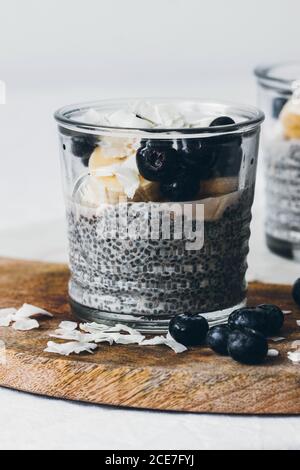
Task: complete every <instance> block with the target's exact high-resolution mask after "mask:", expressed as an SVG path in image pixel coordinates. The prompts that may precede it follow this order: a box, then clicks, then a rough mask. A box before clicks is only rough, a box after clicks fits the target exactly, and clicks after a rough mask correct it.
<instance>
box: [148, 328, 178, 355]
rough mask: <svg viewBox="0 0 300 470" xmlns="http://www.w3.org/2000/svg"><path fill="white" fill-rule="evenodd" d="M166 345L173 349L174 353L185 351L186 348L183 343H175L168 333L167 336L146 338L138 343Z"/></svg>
mask: <svg viewBox="0 0 300 470" xmlns="http://www.w3.org/2000/svg"><path fill="white" fill-rule="evenodd" d="M160 345H162V346H168V347H169V348H171V349H173V351H174V352H175V353H176V354H181V353H183V352H185V351H187V348H186V347H185V346H183V344H180V343H177V341H175V340H174V339H173V338H172V336H171V335H170V333H168V335H167V336H155V337H154V338H152V339H146V340H144V341H142V342H141V343H140V346H160Z"/></svg>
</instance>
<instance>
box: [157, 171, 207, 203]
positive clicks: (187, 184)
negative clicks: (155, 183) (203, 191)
mask: <svg viewBox="0 0 300 470" xmlns="http://www.w3.org/2000/svg"><path fill="white" fill-rule="evenodd" d="M199 189H200V183H199V179H198V177H197V175H196V176H193V175H191V174H189V173H184V172H182V173H181V174H179V175H178V177H177V179H176V180H174V181H172V182H167V183H162V185H161V187H160V192H161V195H162V197H163V198H166V199H168V200H169V201H173V202H183V201H192V200H193V199H195V198H196V196H197V194H198V193H199Z"/></svg>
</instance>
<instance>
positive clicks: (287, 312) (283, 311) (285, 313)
mask: <svg viewBox="0 0 300 470" xmlns="http://www.w3.org/2000/svg"><path fill="white" fill-rule="evenodd" d="M282 313H283V315H291V314H292V313H293V312H292V311H291V310H282Z"/></svg>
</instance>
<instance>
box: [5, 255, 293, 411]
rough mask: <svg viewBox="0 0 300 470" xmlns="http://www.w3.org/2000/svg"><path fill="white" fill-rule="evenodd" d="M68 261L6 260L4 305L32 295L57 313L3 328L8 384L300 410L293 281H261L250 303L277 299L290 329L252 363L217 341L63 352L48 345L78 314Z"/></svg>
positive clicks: (185, 406)
mask: <svg viewBox="0 0 300 470" xmlns="http://www.w3.org/2000/svg"><path fill="white" fill-rule="evenodd" d="M68 276H69V273H68V269H67V267H66V266H65V265H59V264H46V263H38V262H24V261H16V260H3V259H2V260H0V308H4V307H19V306H21V305H22V304H23V303H25V302H26V303H31V304H34V305H38V306H39V307H43V308H45V309H47V310H49V311H50V312H52V313H54V314H55V317H54V319H53V320H49V319H45V320H44V319H43V320H41V328H40V329H39V330H33V331H30V332H25V333H24V332H16V331H14V330H13V329H12V328H0V339H1V340H2V341H4V342H5V346H6V365H0V386H3V387H9V388H13V389H16V390H22V391H26V392H30V393H34V394H39V395H46V396H49V397H57V398H63V399H68V400H78V401H83V402H88V403H97V404H105V405H113V406H122V407H133V408H146V409H155V410H173V411H188V412H207V413H227V414H256V415H262V414H278V415H281V414H300V366H297V365H293V364H292V363H291V362H289V361H288V359H287V357H286V353H287V351H288V350H289V349H290V347H291V342H292V341H294V340H297V339H298V340H299V339H300V328H299V327H297V326H296V319H300V309H298V308H296V307H295V305H294V303H293V301H292V299H291V296H290V288H289V287H287V286H278V285H265V284H260V283H253V284H251V285H250V290H249V304H253V305H257V304H260V303H276V304H278V305H279V306H280V307H281V308H283V309H284V310H293V315H290V316H287V318H286V324H285V328H284V330H283V332H282V333H283V336H285V337H286V338H287V341H285V342H284V343H281V344H276V345H275V344H274V345H272V346H271V347H273V346H274V347H275V348H276V349H278V350H280V356H279V357H278V358H268V359H267V362H266V363H265V364H264V365H263V366H259V367H248V366H242V365H240V364H237V363H235V362H234V361H232V360H231V359H230V358H223V357H219V356H216V355H215V354H214V353H213V352H211V351H210V350H209V349H207V348H205V347H203V348H195V349H193V350H191V351H189V352H187V353H185V354H181V355H176V354H175V353H173V352H172V351H171V350H169V349H168V348H166V347H164V346H156V347H147V348H146V347H145V348H142V347H139V346H106V345H100V347H99V350H98V352H96V353H95V354H94V355H89V354H83V355H81V356H71V357H61V356H57V355H51V354H46V353H44V352H43V351H44V349H45V347H46V344H47V341H49V336H48V335H49V332H50V331H53V330H54V329H56V328H57V326H58V324H59V323H60V322H61V321H62V320H71V318H72V317H71V314H70V309H69V306H68V301H67V281H68Z"/></svg>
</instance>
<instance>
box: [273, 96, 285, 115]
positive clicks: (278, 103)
mask: <svg viewBox="0 0 300 470" xmlns="http://www.w3.org/2000/svg"><path fill="white" fill-rule="evenodd" d="M287 102H288V99H287V98H284V97H283V96H282V97H277V98H275V99H274V100H273V118H275V119H278V118H279V115H280V113H281V111H282V109H283V107H284V106H285V105H286V103H287Z"/></svg>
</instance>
